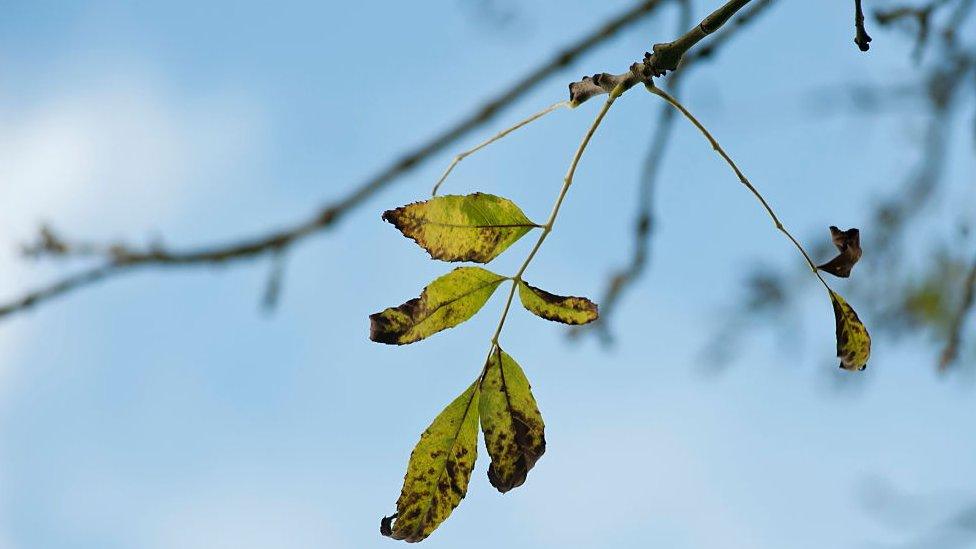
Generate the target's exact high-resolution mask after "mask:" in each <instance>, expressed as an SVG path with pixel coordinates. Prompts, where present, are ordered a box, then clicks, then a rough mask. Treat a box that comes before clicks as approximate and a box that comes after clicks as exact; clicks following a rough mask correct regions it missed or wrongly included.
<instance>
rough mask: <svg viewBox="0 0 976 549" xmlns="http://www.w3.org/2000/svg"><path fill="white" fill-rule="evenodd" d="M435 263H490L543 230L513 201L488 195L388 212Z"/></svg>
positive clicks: (387, 216)
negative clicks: (530, 232) (519, 242)
mask: <svg viewBox="0 0 976 549" xmlns="http://www.w3.org/2000/svg"><path fill="white" fill-rule="evenodd" d="M383 219H384V220H385V221H389V222H390V223H392V224H393V225H394V226H395V227H396V228H397V229H399V230H400V232H402V233H403V234H404V236H407V237H410V238H412V239H413V240H414V241H416V242H417V244H419V245H420V247H422V248H423V249H425V250H427V252H428V253H429V254H430V257H431V258H433V259H441V260H443V261H473V262H475V263H488V262H489V261H491V260H492V259H494V258H495V257H497V256H498V254H500V253H502V252H504V251H505V249H506V248H508V247H509V246H511V245H512V244H513V243H514V242H515V241H517V240H518V239H520V238H522V237H523V236H525V234H526V233H528V232H529V231H530V230H532V229H534V228H536V227H538V226H539V225H536V224H535V223H533V222H532V221H530V220H529V218H527V217H525V214H524V213H522V210H520V209H519V207H518V206H516V205H515V203H514V202H512V201H511V200H508V199H507V198H502V197H499V196H494V195H490V194H484V193H474V194H469V195H466V196H458V195H447V196H438V197H435V198H432V199H430V200H427V201H424V202H415V203H413V204H408V205H406V206H403V207H400V208H397V209H395V210H388V211H386V212H385V213H383Z"/></svg>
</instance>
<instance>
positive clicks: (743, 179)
mask: <svg viewBox="0 0 976 549" xmlns="http://www.w3.org/2000/svg"><path fill="white" fill-rule="evenodd" d="M645 87H646V88H647V90H648V91H649V92H651V93H653V94H654V95H656V96H658V97H660V98H661V99H664V100H665V101H667V102H668V103H669V104H671V106H672V107H674V108H675V109H678V111H679V112H681V114H682V115H684V117H685V118H687V119H688V121H689V122H691V123H692V124H693V125H694V126H695V127H696V128H698V131H699V132H701V134H702V135H703V136H705V139H707V140H708V142H709V143H710V144H711V145H712V148H713V149H715V152H717V153H718V155H719V156H721V157H722V159H723V160H725V162H726V163H727V164H728V165H729V167H730V168H732V171H733V172H735V175H736V176H737V177H738V178H739V181H740V182H741V183H742V184H743V185H745V187H746V188H747V189H749V192H751V193H752V194H753V196H755V197H756V199H757V200H759V203H760V204H762V206H763V208H764V209H765V210H766V213H767V214H769V217H770V218H771V219H772V220H773V224H775V225H776V228H777V229H779V230H780V232H782V233H783V234H785V235H786V236H787V238H789V239H790V242H792V243H793V245H794V246H796V249H797V250H799V251H800V253H801V254H803V259H805V260H806V262H807V265H809V266H810V270H811V271H813V274H815V275H816V276H817V279H818V280H820V283H821V284H823V286H824V288H826V289H827V292H828V293H830V294H831V295H833V290H831V289H830V286H829V285H828V284H827V281H826V280H824V278H823V276H821V275H820V271H818V270H817V265H816V263H814V262H813V260H812V259H810V254H808V253H807V251H806V250H805V249H804V248H803V246H802V245H801V244H800V242H799V241H798V240H797V239H796V238H795V237H794V236H793V234H792V233H790V231H788V230H787V229H786V227H785V226H783V222H782V221H780V220H779V217H777V216H776V212H774V211H773V208H772V207H770V205H769V203H768V202H766V199H765V198H764V197H763V195H762V193H760V192H759V191H758V190H757V189H756V187H755V186H754V185H753V184H752V183H751V182H750V181H749V178H747V177H746V176H745V174H744V173H742V170H740V169H739V166H737V165H736V164H735V161H733V160H732V157H730V156H729V155H728V153H726V152H725V149H723V148H722V146H721V145H719V143H718V141H716V140H715V138H714V137H712V134H711V133H710V132H709V131H708V130H707V129H706V128H705V126H703V125H702V123H701V122H699V121H698V119H697V118H695V116H694V115H693V114H691V113H690V112H689V111H688V109H686V108H685V107H684V105H682V104H681V103H679V102H678V100H677V99H675V98H674V97H672V96H671V94H669V93H668V92H666V91H664V90H662V89H661V88H659V87H657V86H655V85H653V83H651V84H650V85H647V86H645Z"/></svg>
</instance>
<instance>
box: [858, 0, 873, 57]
mask: <svg viewBox="0 0 976 549" xmlns="http://www.w3.org/2000/svg"><path fill="white" fill-rule="evenodd" d="M854 29H855V34H854V43H855V44H857V47H858V48H859V49H860V50H861V51H868V50H869V49H871V43H870V42H871V37H870V36H868V31H866V30H864V11H863V10H861V0H854Z"/></svg>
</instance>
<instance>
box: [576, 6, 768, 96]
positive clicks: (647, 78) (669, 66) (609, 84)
mask: <svg viewBox="0 0 976 549" xmlns="http://www.w3.org/2000/svg"><path fill="white" fill-rule="evenodd" d="M750 1H751V0H729V1H728V2H726V3H725V4H724V5H722V7H720V8H718V9H716V10H715V11H713V12H712V13H710V14H709V15H708V16H707V17H705V18H704V19H702V21H701V23H699V24H697V25H695V26H694V27H692V28H691V30H689V31H688V32H686V33H684V34H683V35H681V37H679V38H678V39H677V40H674V41H673V42H667V43H664V44H654V46H653V47H652V48H651V49H652V51H653V53H651V52H644V60H643V61H642V62H638V63H634V64H632V65H631V66H630V71H628V72H624V73H621V74H610V73H606V72H603V73H598V74H594V75H593V76H585V77H583V79H581V80H579V81H577V82H573V83H571V84H570V85H569V100H570V102H571V104H572V105H573V106H574V107H575V106H578V105H581V104H582V103H583V102H585V101H586V100H588V99H590V98H591V97H595V96H597V95H602V94H604V93H610V91H611V90H614V89H616V88H617V87H618V86H623V87H624V89H625V90H629V89H630V88H632V87H634V86H635V85H637V84H638V83H641V82H643V83H645V84H649V83H650V82H651V79H652V78H654V77H658V76H664V74H665V73H667V71H673V70H676V69H677V68H678V65H679V64H680V63H681V60H682V58H683V57H684V55H685V53H686V52H687V51H688V50H689V49H691V47H692V46H694V45H695V44H697V43H698V42H699V41H701V39H702V38H705V37H706V36H708V35H709V34H712V33H713V32H715V31H717V30H718V29H719V28H721V27H722V25H724V24H725V23H726V22H727V21H728V20H729V19H730V18H731V17H732V16H733V15H735V13H736V12H737V11H739V10H740V9H742V8H743V7H744V6H745V5H746V4H748V3H749V2H750Z"/></svg>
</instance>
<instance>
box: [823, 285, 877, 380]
mask: <svg viewBox="0 0 976 549" xmlns="http://www.w3.org/2000/svg"><path fill="white" fill-rule="evenodd" d="M830 302H831V304H832V305H833V307H834V321H835V323H836V326H837V356H838V357H839V358H840V367H841V368H843V369H845V370H852V371H861V370H864V369H865V368H867V366H868V358H870V357H871V335H870V334H868V330H867V328H865V327H864V324H863V323H862V322H861V319H860V318H858V317H857V313H856V312H854V309H853V308H852V307H851V306H850V305H849V304H848V303H847V301H845V300H844V298H843V297H841V296H840V294H838V293H837V292H830Z"/></svg>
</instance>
